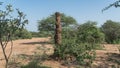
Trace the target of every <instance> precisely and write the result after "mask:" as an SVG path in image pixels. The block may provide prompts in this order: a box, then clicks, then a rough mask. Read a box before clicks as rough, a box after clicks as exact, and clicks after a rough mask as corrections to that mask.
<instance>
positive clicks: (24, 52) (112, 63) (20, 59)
mask: <svg viewBox="0 0 120 68" xmlns="http://www.w3.org/2000/svg"><path fill="white" fill-rule="evenodd" d="M49 41H50V38H32V39H24V40H23V39H21V40H15V41H13V43H14V46H13V53H12V57H11V59H10V64H11V65H13V66H14V67H12V68H16V67H19V66H20V65H27V64H29V63H30V62H31V61H33V60H37V64H38V65H43V66H48V67H51V68H69V67H70V66H64V65H62V64H61V63H60V62H57V61H55V60H44V61H43V59H46V58H47V56H46V55H51V54H53V52H54V48H53V46H52V45H51V44H50V43H49ZM103 47H104V49H103V50H96V54H97V55H96V59H95V61H94V62H93V64H92V68H109V67H114V68H115V67H118V68H120V67H119V65H120V64H119V61H120V53H119V50H120V45H112V44H104V45H103ZM117 47H119V48H117ZM9 49H10V48H9V47H7V50H6V51H7V52H9ZM43 54H45V55H43ZM4 62H5V61H4V57H3V55H2V51H1V49H0V68H4ZM71 68H74V66H71ZM83 68H84V67H83Z"/></svg>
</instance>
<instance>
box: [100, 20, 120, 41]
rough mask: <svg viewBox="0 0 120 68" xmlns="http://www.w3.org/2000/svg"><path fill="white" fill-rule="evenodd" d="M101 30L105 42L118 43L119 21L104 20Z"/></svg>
mask: <svg viewBox="0 0 120 68" xmlns="http://www.w3.org/2000/svg"><path fill="white" fill-rule="evenodd" d="M101 30H102V31H103V33H104V34H105V40H106V42H107V43H115V41H116V43H120V41H119V40H120V23H119V22H114V21H111V20H108V21H106V22H105V23H104V24H103V25H102V26H101Z"/></svg>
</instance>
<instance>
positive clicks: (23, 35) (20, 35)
mask: <svg viewBox="0 0 120 68" xmlns="http://www.w3.org/2000/svg"><path fill="white" fill-rule="evenodd" d="M31 38H32V35H31V33H30V32H29V31H27V30H26V29H22V30H17V31H16V32H15V34H14V38H13V39H31Z"/></svg>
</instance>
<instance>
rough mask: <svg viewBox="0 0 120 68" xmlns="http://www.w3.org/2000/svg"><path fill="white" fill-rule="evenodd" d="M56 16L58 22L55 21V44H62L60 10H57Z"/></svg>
mask: <svg viewBox="0 0 120 68" xmlns="http://www.w3.org/2000/svg"><path fill="white" fill-rule="evenodd" d="M55 16H56V23H55V26H56V29H55V37H54V38H55V44H58V45H60V44H61V40H62V37H61V32H62V27H61V15H60V13H59V12H56V13H55Z"/></svg>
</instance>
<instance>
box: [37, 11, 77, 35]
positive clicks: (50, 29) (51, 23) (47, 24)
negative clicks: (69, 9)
mask: <svg viewBox="0 0 120 68" xmlns="http://www.w3.org/2000/svg"><path fill="white" fill-rule="evenodd" d="M60 15H61V26H62V27H63V28H64V27H66V26H70V25H76V24H77V22H76V20H75V19H74V18H73V17H71V16H67V15H65V14H64V13H61V14H60ZM55 19H56V18H55V14H52V15H50V16H48V17H47V18H44V19H42V20H39V21H38V30H39V32H40V33H43V34H47V35H52V34H53V33H54V31H55V23H56V20H55Z"/></svg>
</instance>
